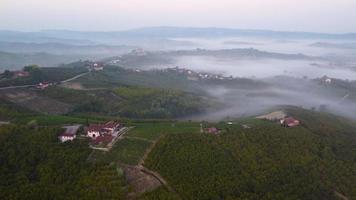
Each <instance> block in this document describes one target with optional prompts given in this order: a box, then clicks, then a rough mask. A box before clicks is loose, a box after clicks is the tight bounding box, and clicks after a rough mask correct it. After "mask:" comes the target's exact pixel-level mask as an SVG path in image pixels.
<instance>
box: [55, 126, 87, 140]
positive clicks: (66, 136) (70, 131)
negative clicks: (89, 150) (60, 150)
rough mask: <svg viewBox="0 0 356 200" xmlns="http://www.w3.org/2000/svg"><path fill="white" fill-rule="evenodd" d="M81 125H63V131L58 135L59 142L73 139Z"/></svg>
mask: <svg viewBox="0 0 356 200" xmlns="http://www.w3.org/2000/svg"><path fill="white" fill-rule="evenodd" d="M80 127H81V125H73V126H63V128H64V129H65V131H64V132H63V133H62V134H60V135H59V136H58V139H59V140H60V141H61V142H67V141H73V140H74V139H75V138H76V137H77V135H76V134H77V132H78V130H79V128H80Z"/></svg>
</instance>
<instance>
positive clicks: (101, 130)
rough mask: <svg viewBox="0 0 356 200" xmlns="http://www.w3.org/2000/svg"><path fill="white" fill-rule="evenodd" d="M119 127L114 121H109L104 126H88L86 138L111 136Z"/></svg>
mask: <svg viewBox="0 0 356 200" xmlns="http://www.w3.org/2000/svg"><path fill="white" fill-rule="evenodd" d="M119 127H120V123H118V122H115V121H109V122H107V123H105V124H90V125H89V126H88V127H87V136H88V137H90V138H92V139H95V138H97V137H99V136H103V135H112V134H113V133H114V132H115V131H116V130H117V129H118V128H119Z"/></svg>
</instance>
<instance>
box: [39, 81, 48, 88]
mask: <svg viewBox="0 0 356 200" xmlns="http://www.w3.org/2000/svg"><path fill="white" fill-rule="evenodd" d="M49 86H50V83H49V82H46V81H45V82H40V83H39V84H37V86H36V87H37V88H38V89H41V90H43V89H46V88H48V87H49Z"/></svg>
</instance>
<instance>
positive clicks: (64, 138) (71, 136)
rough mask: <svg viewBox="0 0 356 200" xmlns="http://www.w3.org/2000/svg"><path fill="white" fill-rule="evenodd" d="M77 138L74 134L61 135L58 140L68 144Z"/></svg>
mask: <svg viewBox="0 0 356 200" xmlns="http://www.w3.org/2000/svg"><path fill="white" fill-rule="evenodd" d="M76 137H77V136H76V135H75V134H72V133H66V132H65V133H62V134H61V135H59V136H58V139H59V140H60V141H61V142H67V141H73V140H74V139H75V138H76Z"/></svg>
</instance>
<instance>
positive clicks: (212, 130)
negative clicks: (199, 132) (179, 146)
mask: <svg viewBox="0 0 356 200" xmlns="http://www.w3.org/2000/svg"><path fill="white" fill-rule="evenodd" d="M204 132H205V133H209V134H215V135H217V134H219V133H220V130H219V129H217V128H216V127H209V128H206V129H205V131H204Z"/></svg>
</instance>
